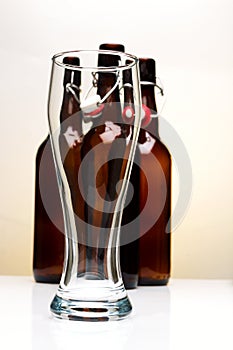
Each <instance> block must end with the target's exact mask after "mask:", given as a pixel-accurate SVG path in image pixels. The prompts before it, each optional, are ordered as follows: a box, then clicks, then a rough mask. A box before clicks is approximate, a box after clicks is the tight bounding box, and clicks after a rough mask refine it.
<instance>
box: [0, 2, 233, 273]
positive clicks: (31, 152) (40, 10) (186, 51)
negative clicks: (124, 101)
mask: <svg viewBox="0 0 233 350" xmlns="http://www.w3.org/2000/svg"><path fill="white" fill-rule="evenodd" d="M0 19H1V20H0V81H1V84H0V115H1V136H0V160H1V163H0V164H1V168H0V176H1V178H0V179H1V181H0V191H1V201H0V273H1V274H30V273H31V265H32V246H33V210H34V176H35V154H36V151H37V148H38V146H39V144H40V143H41V142H42V140H43V139H44V138H45V137H46V135H47V132H48V126H47V116H46V103H47V92H48V81H49V74H50V65H51V62H50V58H51V56H52V55H53V54H54V53H56V52H59V51H64V50H73V49H96V48H98V46H99V44H100V43H103V42H117V43H123V44H124V45H125V46H126V51H127V52H130V53H133V54H136V55H138V56H144V57H146V56H147V57H154V58H155V59H156V61H157V72H158V75H159V76H160V77H161V78H162V80H163V83H164V85H165V88H166V93H167V103H166V106H165V108H164V112H163V115H164V117H166V119H167V120H168V121H169V122H170V123H171V124H172V125H173V126H174V127H175V128H176V130H177V131H178V132H179V134H180V136H181V137H182V139H183V141H184V143H185V145H186V147H187V150H188V152H189V155H190V158H191V161H192V166H193V176H194V186H193V197H192V202H191V205H190V208H189V212H188V214H187V216H186V217H185V220H184V221H183V223H182V225H180V226H179V228H178V229H177V230H176V231H175V232H174V234H173V269H172V276H173V277H186V278H230V277H233V215H232V208H233V181H232V177H233V164H232V163H233V161H232V158H233V157H232V155H233V137H232V118H233V102H232V93H233V2H232V1H231V0H190V1H187V0H164V1H157V0H154V1H153V0H151V1H149V0H143V1H137V0H135V1H122V0H118V1H117V2H115V3H111V2H109V1H107V0H102V1H90V0H85V1H83V0H82V1H74V0H72V1H71V0H66V1H61V0H34V1H33V0H21V1H17V0H15V1H13V0H8V1H3V0H0Z"/></svg>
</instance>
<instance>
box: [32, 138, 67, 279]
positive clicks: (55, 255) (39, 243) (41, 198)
mask: <svg viewBox="0 0 233 350" xmlns="http://www.w3.org/2000/svg"><path fill="white" fill-rule="evenodd" d="M45 195H46V196H47V198H48V201H49V203H47V204H48V206H49V208H51V209H52V211H53V212H52V213H51V212H50V213H48V208H47V209H46V205H45V200H46V198H45ZM34 215H35V216H34V256H33V274H34V278H35V281H36V282H44V283H59V281H60V277H61V273H62V265H63V259H64V224H63V215H62V207H61V203H60V197H59V190H58V185H57V178H56V171H55V166H54V162H53V155H52V149H51V143H50V139H49V137H47V138H46V139H45V140H44V142H43V143H42V144H41V146H40V147H39V149H38V152H37V156H36V179H35V214H34Z"/></svg>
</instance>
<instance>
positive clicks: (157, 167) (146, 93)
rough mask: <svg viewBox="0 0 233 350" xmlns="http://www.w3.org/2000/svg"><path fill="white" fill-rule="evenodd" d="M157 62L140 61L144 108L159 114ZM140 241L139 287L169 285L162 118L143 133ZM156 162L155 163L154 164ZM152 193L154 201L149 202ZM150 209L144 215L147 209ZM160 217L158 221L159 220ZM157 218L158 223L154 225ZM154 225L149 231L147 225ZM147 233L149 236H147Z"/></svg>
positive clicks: (167, 168)
mask: <svg viewBox="0 0 233 350" xmlns="http://www.w3.org/2000/svg"><path fill="white" fill-rule="evenodd" d="M155 76H156V75H155V61H154V60H153V59H150V58H144V59H140V80H141V93H142V104H144V105H146V106H147V107H149V108H150V110H151V112H152V114H155V113H156V112H157V108H156V102H155V93H154V85H153V84H155ZM139 148H140V151H141V152H140V166H141V174H140V207H141V215H140V234H141V237H140V240H139V285H166V284H167V283H168V280H169V277H170V253H171V252H170V249H171V248H170V245H171V235H170V227H169V226H167V225H168V223H169V222H170V221H169V219H170V216H171V156H170V153H169V151H168V149H167V148H166V147H165V145H164V144H163V143H162V141H161V140H160V137H159V131H158V118H154V117H153V118H151V121H150V123H149V124H148V125H147V126H145V127H143V122H142V127H141V130H140V135H139ZM154 159H155V160H154ZM149 191H150V194H152V196H151V197H150V198H152V200H151V199H150V200H148V198H149ZM144 208H146V210H145V213H144V215H142V211H143V209H144ZM157 216H158V218H157ZM152 218H155V220H154V222H153V220H152V221H151V219H152ZM149 221H150V222H151V225H150V226H149V227H147V223H148V222H149ZM144 232H145V233H144Z"/></svg>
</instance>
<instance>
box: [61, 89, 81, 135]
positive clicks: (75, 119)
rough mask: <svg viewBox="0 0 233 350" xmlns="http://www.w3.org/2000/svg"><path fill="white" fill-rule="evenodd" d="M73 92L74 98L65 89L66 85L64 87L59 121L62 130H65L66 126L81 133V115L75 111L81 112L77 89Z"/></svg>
mask: <svg viewBox="0 0 233 350" xmlns="http://www.w3.org/2000/svg"><path fill="white" fill-rule="evenodd" d="M75 93H76V98H75V96H74V95H73V93H72V92H71V91H67V89H66V87H64V94H63V101H62V106H61V113H60V122H61V129H62V130H63V132H64V131H66V130H67V128H68V127H71V128H72V129H73V130H77V131H78V134H79V135H81V134H82V117H81V115H77V113H81V112H80V103H79V102H78V100H77V99H79V91H78V90H77V91H75Z"/></svg>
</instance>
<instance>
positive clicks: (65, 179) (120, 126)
mask: <svg viewBox="0 0 233 350" xmlns="http://www.w3.org/2000/svg"><path fill="white" fill-rule="evenodd" d="M105 58H106V59H105ZM69 60H71V61H72V64H71V63H70V62H69ZM75 60H78V62H79V64H78V65H76V64H74V62H75ZM64 62H65V63H64ZM67 62H68V63H67ZM125 70H129V71H130V72H131V75H132V87H133V91H134V110H135V115H134V122H133V123H132V124H131V125H128V124H124V123H123V122H122V110H123V108H124V105H125V103H124V93H123V92H122V93H121V87H122V86H123V72H124V71H125ZM67 72H69V73H70V74H68V75H67ZM77 72H78V78H77ZM74 76H76V80H78V84H77V82H75V81H74ZM67 77H68V78H67ZM77 85H78V86H77ZM64 92H67V94H70V93H71V94H72V95H73V97H74V98H73V102H71V101H70V99H68V100H67V101H68V102H67V105H66V108H65V110H66V111H67V112H66V113H64ZM116 96H119V98H116ZM74 106H75V108H74ZM140 106H141V97H140V89H139V72H138V60H137V58H136V57H134V56H131V55H128V54H124V53H120V52H115V51H74V52H67V53H61V54H58V55H55V56H54V57H53V65H52V72H51V81H50V90H49V99H48V117H49V125H50V135H51V141H52V149H53V156H54V161H55V167H56V172H57V178H58V183H59V191H60V196H61V201H62V207H63V216H64V224H65V259H64V268H63V273H62V277H61V281H60V285H59V288H58V291H57V293H56V296H55V297H54V299H53V301H52V303H51V311H52V313H53V315H54V316H56V317H58V318H65V319H70V320H88V321H89V320H90V321H101V320H102V321H107V320H115V319H119V318H123V317H125V316H127V315H128V314H129V313H130V311H131V309H132V306H131V303H130V301H129V299H128V296H127V293H126V290H125V287H124V284H123V282H122V276H121V271H120V263H119V233H120V224H121V217H122V211H123V208H124V204H125V199H126V194H127V188H128V182H129V177H130V173H131V168H132V162H133V159H134V154H135V149H136V144H137V139H138V133H139V127H140V114H141V107H140ZM61 109H62V111H63V113H61ZM70 111H72V112H71V113H70ZM45 207H46V205H45Z"/></svg>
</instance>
